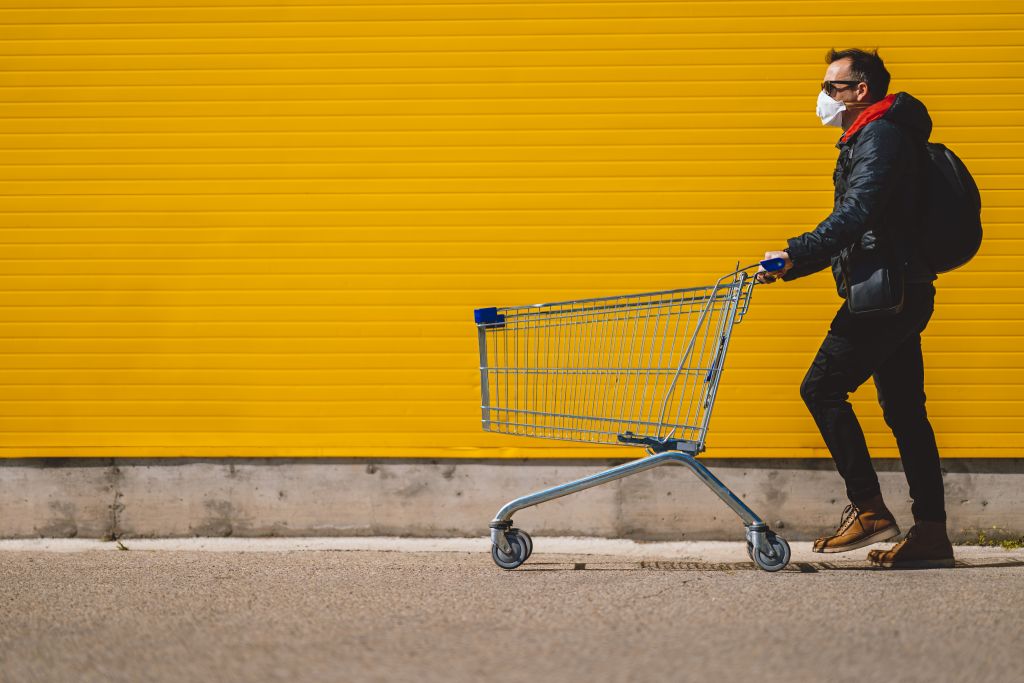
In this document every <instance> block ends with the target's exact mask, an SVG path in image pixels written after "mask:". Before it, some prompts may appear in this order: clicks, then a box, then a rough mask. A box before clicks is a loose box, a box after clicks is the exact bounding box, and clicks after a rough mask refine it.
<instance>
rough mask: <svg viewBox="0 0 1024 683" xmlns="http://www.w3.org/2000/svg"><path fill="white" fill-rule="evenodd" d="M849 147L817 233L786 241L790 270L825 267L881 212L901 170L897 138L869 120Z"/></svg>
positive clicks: (889, 127)
mask: <svg viewBox="0 0 1024 683" xmlns="http://www.w3.org/2000/svg"><path fill="white" fill-rule="evenodd" d="M854 144H855V147H854V150H853V154H852V156H851V158H850V168H849V171H848V172H847V180H846V192H845V193H844V194H843V197H842V199H841V200H840V202H839V204H838V205H837V206H836V208H835V209H834V210H833V211H832V213H831V214H829V216H828V218H826V219H825V220H823V221H822V222H821V223H819V224H818V227H817V228H815V229H814V230H812V231H810V232H805V233H804V234H802V235H800V236H798V237H793V238H791V239H790V240H789V241H788V244H789V248H788V249H787V251H788V252H789V257H790V259H792V261H793V268H794V269H797V268H800V269H801V270H803V268H804V267H805V266H810V265H812V264H813V265H817V264H819V263H822V262H824V263H828V261H829V260H830V259H831V258H832V257H833V256H836V255H838V254H839V252H841V251H842V250H843V249H844V248H846V247H848V246H850V245H851V244H853V243H855V242H856V241H857V240H858V239H860V238H861V236H862V235H864V233H865V232H867V231H868V230H870V229H871V227H872V226H873V225H874V224H875V222H876V221H877V220H878V217H879V215H880V214H881V213H882V211H883V210H884V208H885V204H886V202H887V201H888V199H889V195H890V194H891V192H892V188H893V186H894V185H895V184H896V180H897V176H898V174H899V168H900V166H901V164H900V158H901V150H902V148H903V139H902V134H901V132H900V131H899V129H898V128H897V126H896V124H894V123H892V122H890V121H885V120H879V121H874V122H872V123H870V124H868V125H867V126H865V127H864V130H862V131H861V132H860V134H859V135H858V139H857V140H856V142H855V143H854ZM822 267H824V266H822ZM787 274H788V273H787ZM797 277H799V276H797Z"/></svg>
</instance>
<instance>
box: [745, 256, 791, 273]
mask: <svg viewBox="0 0 1024 683" xmlns="http://www.w3.org/2000/svg"><path fill="white" fill-rule="evenodd" d="M757 265H759V266H761V267H762V268H764V269H765V271H767V272H769V273H774V272H775V271H777V270H782V269H783V268H785V267H786V260H785V259H781V258H770V259H768V260H767V261H761V262H760V263H758V264H757ZM751 267H753V266H751Z"/></svg>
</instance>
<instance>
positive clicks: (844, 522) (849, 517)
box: [836, 503, 860, 536]
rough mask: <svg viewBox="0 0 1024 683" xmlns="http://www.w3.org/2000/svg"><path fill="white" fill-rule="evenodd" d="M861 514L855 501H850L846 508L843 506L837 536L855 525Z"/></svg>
mask: <svg viewBox="0 0 1024 683" xmlns="http://www.w3.org/2000/svg"><path fill="white" fill-rule="evenodd" d="M859 515H860V510H859V509H858V508H857V506H856V505H854V504H853V503H850V504H849V505H847V506H846V507H845V508H843V516H842V518H841V519H840V520H839V530H838V531H836V536H839V535H841V534H842V533H843V532H845V531H846V530H847V529H849V528H850V527H851V526H853V523H854V522H855V521H856V520H857V517H858V516H859Z"/></svg>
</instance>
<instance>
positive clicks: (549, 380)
mask: <svg viewBox="0 0 1024 683" xmlns="http://www.w3.org/2000/svg"><path fill="white" fill-rule="evenodd" d="M783 265H784V262H783V261H782V260H781V259H771V260H767V261H762V262H760V263H758V264H754V265H751V266H747V267H745V268H739V269H737V270H735V271H733V272H731V273H728V274H727V275H724V276H722V277H721V278H719V280H718V281H717V282H716V283H715V284H713V285H710V286H707V287H690V288H687V289H675V290H668V291H662V292H649V293H646V294H627V295H623V296H611V297H600V298H592V299H580V300H576V301H565V302H560V303H550V304H535V305H530V306H509V307H504V308H499V307H492V308H479V309H477V310H476V311H475V312H474V319H475V321H476V326H477V335H478V339H479V346H480V391H481V404H480V409H481V424H482V426H483V429H484V430H486V431H490V432H498V433H502V434H511V435H516V436H526V437H534V438H540V439H553V440H559V441H573V442H582V443H593V444H604V445H618V446H633V447H643V448H644V449H645V451H646V453H647V455H646V457H643V458H640V459H638V460H634V461H632V462H629V463H626V464H625V465H620V466H619V467H614V468H612V469H609V470H605V471H603V472H598V473H596V474H593V475H590V476H588V477H584V478H583V479H579V480H576V481H573V482H569V483H566V484H562V485H560V486H555V487H553V488H549V489H545V490H543V491H538V492H536V493H532V494H530V495H527V496H523V497H521V498H517V499H515V500H513V501H511V502H509V503H507V504H506V505H505V506H504V507H502V508H501V510H499V512H498V514H497V515H496V516H495V518H494V520H493V521H492V522H491V524H490V528H491V546H492V547H491V556H492V558H493V559H494V562H495V563H496V564H497V565H498V566H499V567H501V568H503V569H515V568H516V567H518V566H520V565H521V564H522V563H523V562H525V561H526V560H527V559H528V558H529V557H530V555H531V554H532V552H533V541H532V539H531V538H530V536H529V534H527V533H526V532H525V531H523V530H522V529H516V528H513V526H512V515H513V514H515V513H516V512H517V511H519V510H522V509H524V508H527V507H531V506H534V505H539V504H540V503H543V502H546V501H549V500H553V499H555V498H561V497H563V496H567V495H569V494H571V493H576V492H578V491H582V490H585V489H588V488H591V487H594V486H598V485H601V484H605V483H608V482H611V481H614V480H616V479H621V478H622V477H626V476H629V475H631V474H636V473H638V472H642V471H644V470H647V469H651V468H653V467H658V466H660V465H666V464H678V465H684V466H686V467H687V468H689V469H690V470H691V471H692V472H693V473H694V474H695V475H697V477H698V478H700V479H701V480H702V481H703V482H704V483H705V484H707V486H708V487H709V488H710V489H711V490H712V491H714V492H715V493H716V494H717V495H718V497H719V498H721V499H722V500H723V501H724V502H725V503H726V505H728V506H729V507H730V508H731V509H732V510H733V511H734V512H736V514H737V515H738V516H739V517H740V519H742V520H743V523H744V525H745V527H746V539H747V551H748V554H749V555H750V558H751V560H753V562H754V563H755V564H756V565H757V566H758V567H760V568H762V569H765V570H767V571H778V570H780V569H782V568H784V567H785V566H786V565H787V564H788V563H789V557H790V550H789V544H788V543H786V541H785V540H784V539H782V538H781V537H779V536H777V535H776V534H775V533H774V532H772V531H771V530H770V529H769V528H768V526H767V524H765V523H764V522H763V521H762V520H761V519H760V518H759V517H758V516H757V515H755V514H754V512H753V511H751V510H750V508H748V507H747V506H746V504H744V503H743V501H741V500H740V499H739V498H738V497H737V496H736V495H735V494H733V493H732V491H730V490H729V489H728V487H726V486H725V485H724V484H723V483H722V482H721V481H719V480H718V479H717V478H716V477H715V476H714V475H713V474H712V473H711V472H710V471H709V470H708V469H707V468H706V467H705V466H704V465H703V464H701V463H700V462H698V460H697V456H698V455H699V454H700V453H701V452H703V451H704V441H705V437H706V436H707V431H708V423H709V421H710V419H711V411H712V408H713V407H714V403H715V395H716V394H717V392H718V384H719V380H720V379H721V376H722V369H723V366H724V363H725V358H726V353H727V351H728V349H729V340H730V338H731V336H732V330H733V327H734V326H735V325H736V323H738V322H740V321H741V320H742V319H743V316H744V315H745V314H746V313H747V310H748V308H749V306H750V298H751V295H752V293H753V290H754V286H755V284H756V279H755V278H753V277H751V276H750V273H749V271H751V270H752V269H754V268H756V267H758V266H761V268H763V269H764V270H765V271H768V272H772V271H777V270H780V269H781V268H782V267H783Z"/></svg>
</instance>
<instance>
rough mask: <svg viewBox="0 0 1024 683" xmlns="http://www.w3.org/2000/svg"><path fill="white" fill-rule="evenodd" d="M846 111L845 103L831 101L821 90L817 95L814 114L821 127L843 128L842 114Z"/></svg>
mask: <svg viewBox="0 0 1024 683" xmlns="http://www.w3.org/2000/svg"><path fill="white" fill-rule="evenodd" d="M844 111H846V103H845V102H839V101H837V100H833V99H832V98H831V97H829V96H828V95H826V94H825V91H824V90H822V91H821V92H819V93H818V106H817V107H815V109H814V113H815V114H817V115H818V118H819V119H821V125H823V126H835V127H836V128H842V127H843V112H844Z"/></svg>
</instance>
